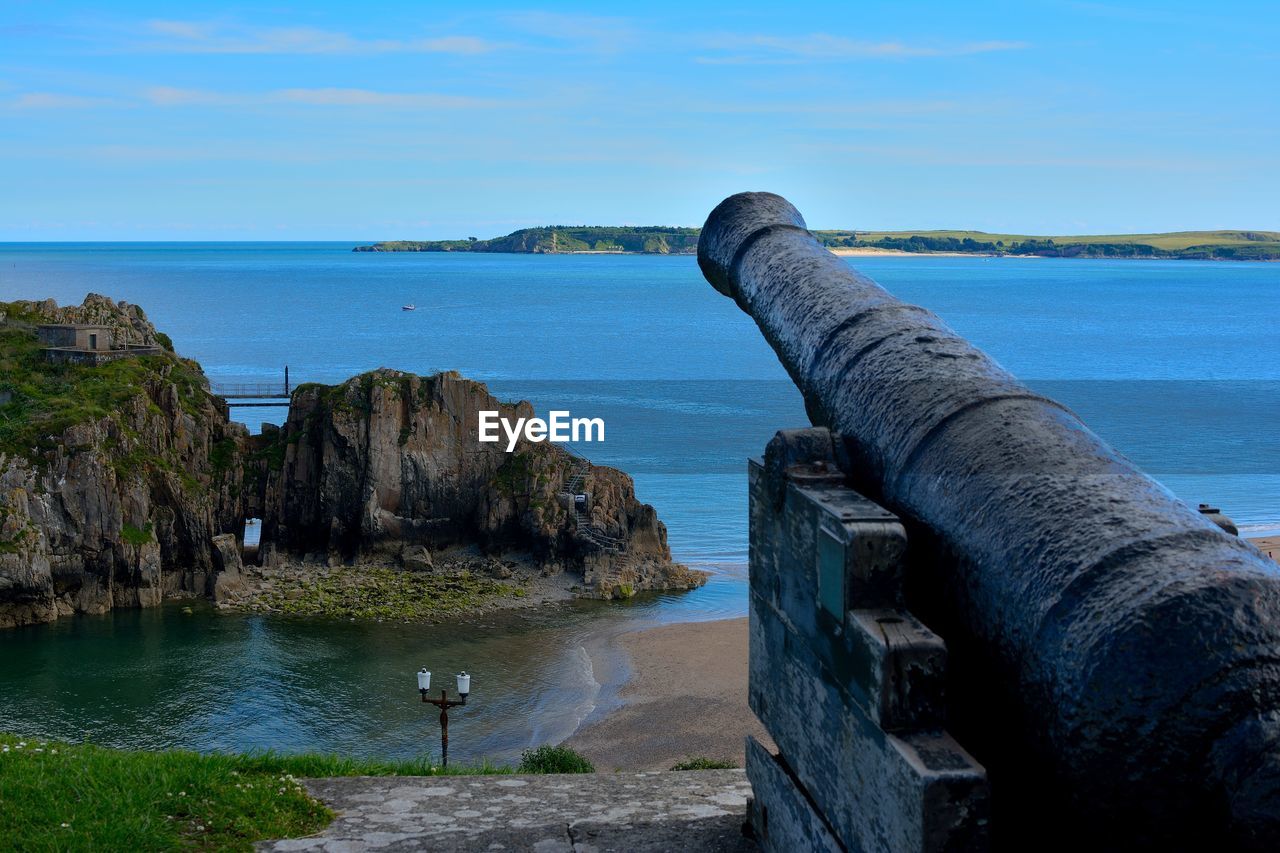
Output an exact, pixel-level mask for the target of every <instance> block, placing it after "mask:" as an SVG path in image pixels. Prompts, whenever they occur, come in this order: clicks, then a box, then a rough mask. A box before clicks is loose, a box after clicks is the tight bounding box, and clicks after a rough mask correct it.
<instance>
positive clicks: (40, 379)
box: [0, 295, 247, 627]
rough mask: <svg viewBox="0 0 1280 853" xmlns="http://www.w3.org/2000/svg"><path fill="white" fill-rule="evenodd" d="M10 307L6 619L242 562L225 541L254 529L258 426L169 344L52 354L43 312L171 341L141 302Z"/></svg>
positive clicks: (4, 483)
mask: <svg viewBox="0 0 1280 853" xmlns="http://www.w3.org/2000/svg"><path fill="white" fill-rule="evenodd" d="M0 315H3V317H4V320H3V322H2V323H0V627H4V626H11V625H18V624H25V623H30V622H41V621H49V620H52V619H56V618H57V617H58V616H60V615H65V614H70V613H73V612H84V613H98V612H102V611H105V610H108V609H110V608H112V607H119V606H148V605H152V604H156V603H159V602H160V601H161V600H163V599H164V598H166V597H174V596H181V595H205V594H212V593H213V592H214V590H215V586H216V585H217V583H218V577H219V576H220V575H229V574H231V573H234V572H235V570H236V565H234V564H233V565H227V560H226V559H225V558H224V557H223V556H222V555H221V554H220V553H219V551H218V547H219V542H220V543H221V544H222V547H223V548H225V547H226V540H227V538H228V536H227V535H228V534H240V533H241V532H242V531H243V518H244V514H243V512H242V506H241V501H240V494H241V490H242V476H243V471H242V464H241V458H240V448H241V446H242V445H243V443H244V442H245V440H246V438H247V435H246V433H245V431H244V430H243V428H241V427H239V426H238V425H235V424H232V423H229V422H228V419H227V412H226V407H225V405H224V404H223V403H222V402H221V401H220V400H219V399H218V398H216V397H213V396H212V395H210V394H209V392H208V387H207V383H206V382H205V379H204V375H203V373H202V372H201V370H200V366H199V365H198V364H196V363H195V362H192V361H188V360H185V359H181V358H179V357H177V356H176V355H173V354H170V353H165V354H162V355H152V356H147V357H143V358H132V359H125V360H121V361H117V362H113V363H111V364H107V365H103V366H99V367H87V366H80V365H70V364H62V365H51V364H47V363H45V361H44V358H43V355H42V351H41V348H40V345H39V343H38V342H37V341H36V338H35V333H34V330H33V326H34V325H35V324H38V323H100V324H104V325H108V326H111V327H112V328H113V329H114V330H115V333H116V336H117V340H119V341H121V342H128V343H135V344H157V343H160V344H162V345H166V346H167V343H168V342H167V338H164V336H163V335H159V334H158V333H157V332H156V330H155V328H154V327H153V326H152V325H151V324H150V323H149V322H148V321H147V319H146V315H145V314H144V313H143V312H142V310H141V309H140V308H138V307H137V306H133V305H128V304H125V303H116V302H113V301H112V300H110V299H107V298H106V297H102V296H97V295H90V296H89V297H87V298H86V299H85V302H84V304H83V305H80V306H68V307H63V308H59V307H58V306H57V305H56V304H54V303H53V302H52V301H51V300H49V301H45V302H41V303H32V302H15V303H9V304H3V303H0ZM220 534H221V535H222V538H221V539H220V540H218V539H217V537H219V535H220ZM233 550H234V549H233ZM226 580H227V578H224V583H225V582H226Z"/></svg>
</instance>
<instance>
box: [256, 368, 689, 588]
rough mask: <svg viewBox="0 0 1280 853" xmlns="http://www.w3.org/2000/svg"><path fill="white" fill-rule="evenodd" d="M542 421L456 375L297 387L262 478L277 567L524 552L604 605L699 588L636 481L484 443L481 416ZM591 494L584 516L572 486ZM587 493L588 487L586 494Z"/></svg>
mask: <svg viewBox="0 0 1280 853" xmlns="http://www.w3.org/2000/svg"><path fill="white" fill-rule="evenodd" d="M482 410H491V411H492V410H496V411H499V412H500V413H501V415H502V417H506V418H511V419H514V418H517V417H526V418H527V417H531V416H532V415H533V409H532V407H531V406H530V405H529V404H528V403H517V404H508V403H502V402H500V401H498V400H497V399H495V398H494V397H493V396H492V395H491V394H489V392H488V389H486V388H485V386H484V385H482V384H481V383H478V382H473V381H470V380H467V379H463V378H462V377H461V376H459V375H458V374H456V373H441V374H437V375H435V376H428V377H422V376H416V375H413V374H408V373H401V372H398V371H394V370H386V369H383V370H378V371H375V372H372V373H367V374H363V375H361V376H358V377H355V378H353V379H351V380H348V381H347V382H345V383H343V384H341V385H336V386H323V385H304V386H301V387H299V388H298V389H297V391H295V393H294V396H293V400H292V403H291V405H290V409H289V419H288V421H287V422H286V423H285V425H284V427H283V428H282V429H281V430H280V431H279V432H273V433H270V434H268V435H264V436H262V437H259V438H256V439H255V453H254V458H255V459H256V460H257V466H258V467H257V469H256V470H255V472H254V473H253V474H252V475H251V480H252V481H254V482H255V483H256V484H257V491H258V494H257V496H256V497H255V498H251V500H254V501H256V502H258V503H260V505H261V506H262V517H263V530H262V541H263V546H262V552H263V558H264V560H266V561H272V560H280V559H289V558H298V557H312V558H316V557H318V558H320V559H322V560H324V561H325V562H328V563H331V564H332V563H339V562H350V561H359V560H362V559H369V558H378V557H383V558H388V559H392V560H398V561H399V562H401V563H402V564H408V565H417V566H419V567H421V566H422V565H429V564H430V557H429V555H430V553H431V552H432V551H434V550H437V549H441V548H449V547H453V546H458V545H464V544H476V545H478V546H480V548H481V549H482V550H483V551H485V552H488V553H509V552H522V553H524V554H527V555H528V556H529V557H530V558H531V559H532V560H534V561H535V562H537V563H538V564H540V565H541V566H543V568H544V571H548V572H554V571H565V570H569V571H575V572H582V573H583V576H584V584H585V585H586V587H587V589H588V590H589V592H590V593H591V594H594V595H597V596H599V597H605V598H608V597H618V596H625V595H630V594H632V593H634V592H637V591H640V590H644V589H688V588H691V587H694V586H698V585H700V584H701V583H702V582H703V581H704V580H705V575H704V574H703V573H701V572H694V571H690V570H689V569H687V568H686V567H684V566H681V565H679V564H676V563H673V562H672V560H671V552H670V549H669V548H668V547H667V541H666V528H665V527H664V526H663V524H662V522H661V521H659V520H658V517H657V514H656V512H655V511H654V509H653V507H651V506H649V505H647V504H642V503H640V502H639V501H637V500H636V497H635V488H634V485H633V484H632V481H631V478H630V477H628V476H627V475H626V474H624V473H623V472H621V471H617V470H615V469H613V468H606V467H601V466H594V465H591V464H590V463H588V462H587V461H586V460H584V459H582V458H580V457H576V456H573V455H571V454H569V453H568V452H566V451H564V450H562V449H560V448H559V447H556V446H555V445H552V444H547V443H531V442H527V441H522V442H521V443H520V444H519V445H518V446H517V447H516V448H515V450H514V452H511V453H507V452H505V449H504V447H503V446H502V445H500V444H495V443H481V442H480V441H479V423H478V419H479V412H480V411H482ZM575 475H580V476H578V477H577V480H576V484H575V491H580V492H584V493H586V494H588V495H589V496H590V504H589V507H588V512H587V513H586V514H585V515H584V516H583V517H581V518H579V517H578V514H577V513H575V512H574V509H573V506H572V503H571V500H570V497H569V495H568V485H569V483H570V481H571V480H573V479H574V478H575ZM577 484H580V485H577Z"/></svg>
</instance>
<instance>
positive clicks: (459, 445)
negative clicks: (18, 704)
mask: <svg viewBox="0 0 1280 853" xmlns="http://www.w3.org/2000/svg"><path fill="white" fill-rule="evenodd" d="M39 323H94V324H100V325H106V326H109V327H110V328H111V329H112V330H113V332H114V337H115V339H116V340H118V341H120V342H122V343H129V344H134V345H142V346H154V345H157V344H159V345H160V346H162V347H164V348H165V349H166V350H170V349H171V347H170V345H169V341H168V338H166V337H165V336H164V335H163V334H162V333H159V332H157V331H156V329H155V328H154V327H153V326H152V325H151V323H150V322H149V321H148V320H147V319H146V315H145V314H144V313H143V311H142V309H141V308H139V307H137V306H134V305H128V304H126V303H123V302H121V303H116V302H113V301H112V300H110V299H108V298H106V297H103V296H97V295H94V294H90V295H89V296H88V297H87V298H86V299H85V301H84V304H83V305H80V306H67V307H59V306H58V305H56V304H55V303H54V302H53V301H52V300H46V301H45V302H39V303H36V302H13V303H7V304H6V303H0V628H2V627H9V626H13V625H21V624H27V623H32V622H43V621H50V620H53V619H56V618H58V617H59V616H62V615H68V614H71V613H76V612H82V613H100V612H103V611H106V610H109V609H111V608H112V607H121V606H128V607H146V606H151V605H155V604H158V603H160V602H161V601H163V600H165V599H167V598H173V597H179V596H193V595H203V596H209V597H212V598H215V599H222V598H224V597H228V596H235V595H237V594H238V593H239V592H240V591H241V590H243V589H244V587H245V585H246V583H247V582H248V581H249V578H247V577H246V572H245V571H244V568H243V566H242V565H241V553H240V547H239V545H240V542H242V541H243V535H244V521H245V519H246V518H251V517H261V518H262V519H263V534H262V546H261V551H260V555H261V557H262V558H263V559H265V560H267V561H272V560H276V561H279V560H282V559H289V560H292V559H298V558H306V557H312V556H315V555H319V556H320V558H321V559H322V560H323V561H324V562H327V563H353V564H360V563H363V562H369V561H374V562H396V563H397V564H399V565H401V566H403V567H405V568H406V570H414V571H437V569H436V566H437V564H439V565H452V564H453V563H452V561H433V559H432V551H434V550H437V549H440V548H447V547H451V546H457V545H468V546H479V548H480V549H481V550H482V551H483V552H485V554H491V555H498V554H511V553H517V552H518V553H522V554H524V555H526V556H527V558H528V559H530V560H532V561H533V562H534V563H536V564H537V565H539V566H540V567H541V568H542V570H543V572H544V574H552V573H555V572H560V571H573V572H581V573H582V575H583V584H582V585H583V586H585V587H586V593H585V594H588V595H595V596H599V597H604V598H611V597H621V596H627V595H631V594H633V593H634V592H638V591H640V590H645V589H688V588H691V587H694V586H698V585H700V584H701V583H702V582H703V581H704V579H705V575H704V574H703V573H701V572H695V571H691V570H689V569H687V568H685V567H684V566H680V565H678V564H675V563H673V562H672V561H671V553H670V550H669V549H668V547H667V542H666V528H665V527H664V526H663V525H662V522H660V521H659V520H658V518H657V514H656V513H655V512H654V510H653V507H650V506H648V505H646V504H641V503H639V502H638V501H637V500H636V498H635V490H634V487H633V485H632V481H631V478H630V477H628V476H627V475H626V474H624V473H622V472H621V471H616V470H614V469H612V468H604V467H597V466H591V465H590V464H589V463H586V462H585V460H582V459H580V458H578V457H573V456H571V455H569V454H568V453H566V452H565V451H563V450H561V449H559V448H557V447H555V446H553V445H550V444H531V443H527V442H524V443H521V444H520V445H518V446H517V448H516V449H515V452H513V453H506V452H504V448H503V446H500V445H498V444H482V443H480V442H479V441H478V412H479V411H481V410H483V409H496V410H499V411H501V412H502V414H503V415H504V416H505V417H530V416H532V414H533V410H532V408H531V407H530V406H529V404H528V403H519V404H503V403H499V402H498V401H497V400H495V399H494V398H493V397H492V396H491V395H490V394H489V393H488V391H487V389H486V388H485V387H484V386H483V385H481V384H480V383H477V382H471V381H468V380H465V379H462V378H461V377H460V376H458V375H457V374H454V373H446V374H440V375H437V376H432V377H419V376H414V375H412V374H406V373H399V372H396V371H392V370H379V371H375V372H373V373H367V374H364V375H361V376H358V377H355V378H354V379H351V380H349V381H347V382H345V383H343V384H341V385H337V386H333V387H329V386H321V385H307V386H303V387H301V388H299V389H298V390H297V391H296V392H295V394H294V398H293V401H292V404H291V407H290V414H289V420H288V422H287V423H286V424H285V425H284V427H283V428H281V429H279V430H269V431H268V432H267V433H265V434H264V435H262V436H255V437H253V438H250V436H249V435H248V433H247V432H246V430H245V429H244V428H243V427H241V426H240V425H238V424H234V423H232V422H230V420H229V418H228V410H227V407H226V403H225V402H224V401H223V400H221V399H220V398H218V397H215V396H213V395H212V394H211V393H210V392H209V387H208V382H207V381H206V379H205V377H204V374H203V372H202V371H201V369H200V366H199V365H198V364H196V363H195V362H193V361H189V360H186V359H182V358H180V357H178V356H177V355H175V354H173V353H172V352H171V351H170V352H164V353H161V354H157V355H149V356H145V357H140V358H129V359H122V360H119V361H115V362H111V363H109V364H105V365H98V366H86V365H76V364H58V365H54V364H49V363H47V362H46V361H45V359H44V358H43V355H42V351H41V346H40V344H39V342H38V341H37V340H36V336H35V332H34V327H35V325H37V324H39ZM575 475H578V476H577V477H576V479H575ZM570 480H573V482H574V484H575V486H576V487H577V488H579V489H581V490H583V491H586V492H588V493H590V494H591V496H592V502H591V506H590V507H589V511H588V513H587V514H586V515H584V516H583V517H581V518H580V517H578V516H577V515H576V514H575V512H574V510H573V507H572V504H571V502H570V500H569V496H568V495H567V494H565V492H566V490H567V486H566V484H568V483H569V482H570ZM578 483H581V485H577V484H578ZM486 559H487V558H486ZM490 562H493V561H490ZM495 564H496V563H495Z"/></svg>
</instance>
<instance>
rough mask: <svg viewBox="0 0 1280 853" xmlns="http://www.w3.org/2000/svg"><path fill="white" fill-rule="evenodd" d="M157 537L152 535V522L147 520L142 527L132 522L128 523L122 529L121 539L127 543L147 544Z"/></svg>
mask: <svg viewBox="0 0 1280 853" xmlns="http://www.w3.org/2000/svg"><path fill="white" fill-rule="evenodd" d="M154 539H155V537H154V536H153V535H152V526H151V522H149V521H148V522H147V523H146V524H144V525H143V526H142V527H134V526H133V525H132V524H126V525H125V526H124V527H123V528H122V529H121V530H120V541H121V542H123V543H125V544H126V545H146V544H147V543H148V542H151V541H153V540H154Z"/></svg>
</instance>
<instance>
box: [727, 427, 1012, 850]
mask: <svg viewBox="0 0 1280 853" xmlns="http://www.w3.org/2000/svg"><path fill="white" fill-rule="evenodd" d="M839 447H840V442H839V441H838V440H836V439H834V438H833V436H832V434H831V433H830V432H829V431H828V430H826V429H822V428H810V429H797V430H785V431H782V432H779V433H778V434H777V436H776V437H775V438H774V439H773V440H772V441H771V442H770V443H769V446H768V448H767V449H766V451H765V457H764V459H763V461H759V460H752V461H751V462H750V463H749V472H750V500H751V509H750V512H751V605H750V606H751V664H750V666H751V669H750V693H749V695H750V702H751V707H752V709H753V710H754V711H755V713H756V715H757V716H758V717H759V718H760V719H761V721H762V722H763V723H764V725H765V728H766V729H767V730H768V731H769V734H770V735H771V736H772V737H773V739H774V741H775V742H776V743H777V744H778V748H779V754H778V755H776V756H775V755H770V754H769V752H768V751H767V750H766V749H765V748H764V747H763V746H762V745H761V744H760V743H758V742H757V741H755V740H754V739H752V740H750V741H749V743H748V747H747V774H748V776H749V777H750V779H751V784H752V788H753V790H754V800H753V805H752V812H751V820H752V823H753V826H754V828H755V832H756V836H757V838H758V839H759V840H760V842H761V844H762V845H763V846H764V848H765V849H766V850H778V851H783V850H787V851H790V850H803V849H813V850H832V851H843V850H859V851H864V850H865V851H871V850H893V851H905V850H919V851H925V850H979V849H983V848H984V847H985V846H986V837H987V812H988V809H987V805H988V795H987V781H986V773H985V772H984V770H983V768H982V767H981V766H980V765H979V764H978V763H977V762H976V761H974V759H973V758H972V757H970V756H969V754H968V753H966V752H965V751H964V750H963V749H962V748H961V747H960V746H959V745H958V744H957V743H956V742H955V741H954V740H953V739H952V738H951V737H950V736H949V735H948V734H947V733H946V732H945V731H944V729H943V724H944V718H945V703H944V681H945V670H946V658H947V650H946V645H945V643H943V641H942V638H940V637H938V636H937V635H936V634H934V633H933V632H932V631H930V630H929V629H928V628H926V627H925V626H924V625H922V624H921V623H920V621H919V620H917V619H916V618H915V617H914V616H913V615H912V614H911V613H910V612H908V611H907V610H906V609H905V607H904V605H903V594H902V581H903V574H902V573H903V567H902V557H903V555H904V552H905V550H906V547H907V539H906V533H905V531H904V530H903V527H902V524H901V523H900V522H899V520H898V518H897V517H896V516H895V515H893V513H891V512H889V511H888V510H886V509H884V508H883V507H881V506H879V505H878V504H876V503H874V502H872V501H870V500H868V499H866V498H865V497H863V496H862V495H860V494H858V493H857V492H855V491H854V490H853V489H851V488H849V487H848V486H847V485H846V484H845V483H846V480H847V476H846V472H845V470H844V468H843V467H842V466H841V464H840V460H839V459H838V450H839ZM815 733H821V734H820V736H815Z"/></svg>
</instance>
